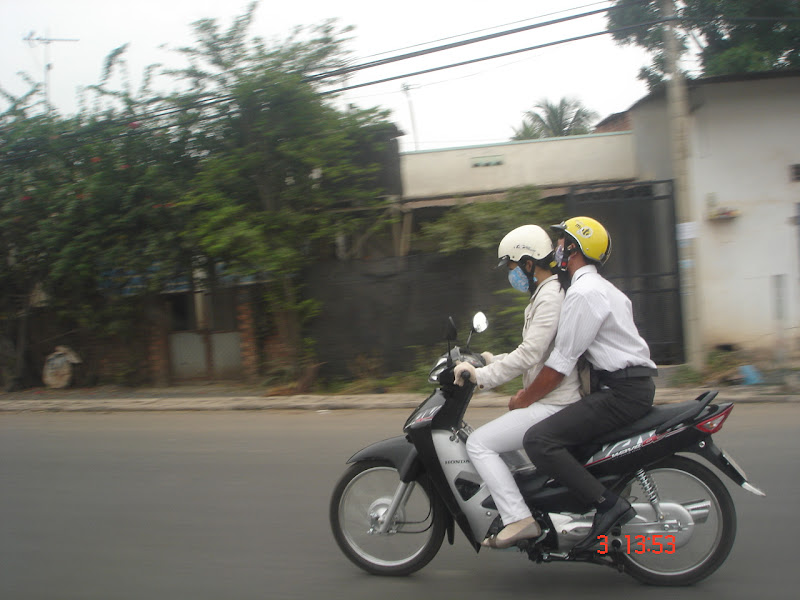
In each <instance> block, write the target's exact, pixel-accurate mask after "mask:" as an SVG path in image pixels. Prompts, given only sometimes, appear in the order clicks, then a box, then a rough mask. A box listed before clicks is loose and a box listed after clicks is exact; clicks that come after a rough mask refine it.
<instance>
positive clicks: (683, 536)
mask: <svg viewBox="0 0 800 600" xmlns="http://www.w3.org/2000/svg"><path fill="white" fill-rule="evenodd" d="M620 493H621V495H624V496H626V497H628V500H629V501H630V502H631V504H634V505H635V507H636V511H637V515H636V517H635V518H634V519H633V520H632V521H630V522H629V523H627V524H626V525H625V526H623V527H622V532H621V536H620V537H619V541H620V543H621V545H620V548H619V552H620V553H621V555H622V561H623V564H624V567H625V571H626V572H627V573H629V574H630V575H632V576H633V577H634V578H636V579H638V580H639V581H641V582H643V583H647V584H651V585H664V586H679V585H691V584H693V583H696V582H698V581H700V580H701V579H704V578H706V577H708V576H709V575H711V573H713V572H714V571H716V570H717V569H718V568H719V567H720V565H722V563H723V562H724V561H725V559H726V558H727V557H728V553H729V552H730V551H731V548H732V547H733V540H734V538H735V537H736V509H735V507H734V505H733V500H732V499H731V496H730V494H729V493H728V490H727V488H726V487H725V485H724V484H723V483H722V482H721V481H720V479H719V477H717V476H716V475H715V474H714V473H713V472H712V471H711V470H710V469H708V468H707V467H705V466H703V465H701V464H699V463H697V462H695V461H693V460H690V459H688V458H684V457H680V456H673V457H671V458H669V459H667V460H665V461H663V462H661V463H659V464H658V465H657V466H656V467H654V468H651V469H648V470H647V472H646V473H644V474H641V473H640V474H639V475H637V476H636V477H634V478H633V479H631V480H630V481H629V482H628V483H627V484H625V485H623V486H622V490H621V491H620ZM654 494H655V496H656V497H657V498H658V502H659V506H660V509H661V517H659V515H657V513H656V510H655V508H654V507H653V506H652V505H651V504H650V502H649V499H650V498H651V497H653V495H654Z"/></svg>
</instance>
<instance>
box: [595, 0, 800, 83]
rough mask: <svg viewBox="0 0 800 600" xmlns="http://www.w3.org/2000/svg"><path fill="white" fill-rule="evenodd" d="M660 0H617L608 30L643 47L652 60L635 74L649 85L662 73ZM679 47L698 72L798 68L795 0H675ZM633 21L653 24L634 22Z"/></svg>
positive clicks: (799, 28) (799, 30) (799, 14)
mask: <svg viewBox="0 0 800 600" xmlns="http://www.w3.org/2000/svg"><path fill="white" fill-rule="evenodd" d="M662 4H663V0H645V1H643V2H636V3H630V2H627V1H623V0H617V2H616V5H617V6H618V8H617V9H615V10H611V11H609V13H608V29H609V30H611V31H613V30H617V29H621V28H626V29H624V30H622V31H615V32H614V33H613V35H614V38H615V39H616V40H617V41H618V42H620V43H622V44H634V45H637V46H641V47H643V48H645V49H646V50H648V51H649V52H650V53H651V54H652V56H653V59H652V63H651V64H650V65H648V66H645V67H643V68H642V70H641V72H640V74H639V77H640V78H641V79H644V80H645V81H647V82H648V84H649V85H650V86H651V87H652V86H654V85H656V84H658V83H659V82H660V81H662V80H663V78H664V71H665V56H664V52H665V46H664V42H663V37H664V29H665V25H664V24H663V23H654V22H655V21H658V20H659V19H660V18H661V10H662ZM675 13H676V17H677V18H678V27H677V32H678V35H679V38H680V41H681V45H682V48H683V51H684V52H689V51H691V52H692V53H693V55H694V57H695V58H696V59H698V60H699V62H700V67H701V73H702V76H714V75H726V74H732V73H746V72H752V71H767V70H772V69H783V68H795V69H796V68H798V67H800V21H799V20H798V19H800V2H797V0H685V1H684V2H680V3H676V6H675ZM638 23H652V24H650V25H645V26H642V27H633V26H635V25H636V24H638Z"/></svg>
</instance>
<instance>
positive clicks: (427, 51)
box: [306, 3, 630, 81]
mask: <svg viewBox="0 0 800 600" xmlns="http://www.w3.org/2000/svg"><path fill="white" fill-rule="evenodd" d="M627 4H630V3H626V4H621V5H619V6H611V7H608V8H600V9H597V10H592V11H589V12H584V13H579V14H577V15H570V16H567V17H560V18H558V19H551V20H549V21H543V22H541V23H534V24H532V25H525V26H524V27H517V28H515V29H509V30H507V31H499V32H497V33H490V34H487V35H482V36H479V37H476V38H470V39H467V40H461V41H458V42H452V43H450V44H444V45H442V46H434V47H433V48H426V49H425V50H417V51H415V52H408V53H406V54H400V55H398V56H392V57H389V58H383V59H380V60H373V61H371V62H367V63H362V64H360V65H353V66H350V67H342V68H341V69H335V70H333V71H328V72H327V73H320V74H318V75H311V76H309V77H307V78H306V80H307V81H319V80H321V79H329V78H331V77H339V76H341V75H347V74H349V73H354V72H356V71H363V70H364V69H371V68H374V67H380V66H382V65H387V64H390V63H393V62H398V61H401V60H408V59H410V58H417V57H419V56H425V55H427V54H433V53H434V52H443V51H445V50H452V49H453V48H460V47H462V46H467V45H469V44H477V43H478V42H485V41H487V40H493V39H496V38H499V37H503V36H507V35H513V34H515V33H521V32H523V31H531V30H533V29H539V28H542V27H549V26H550V25H557V24H559V23H566V22H567V21H574V20H575V19H581V18H584V17H590V16H593V15H598V14H600V13H605V12H608V11H610V10H614V9H617V8H622V7H623V6H626V5H627Z"/></svg>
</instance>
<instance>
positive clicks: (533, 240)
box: [497, 225, 553, 267]
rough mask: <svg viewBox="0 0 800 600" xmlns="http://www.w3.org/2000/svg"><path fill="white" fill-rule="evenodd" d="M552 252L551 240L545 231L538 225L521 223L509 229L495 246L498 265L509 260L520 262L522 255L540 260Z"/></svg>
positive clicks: (503, 264) (500, 265)
mask: <svg viewBox="0 0 800 600" xmlns="http://www.w3.org/2000/svg"><path fill="white" fill-rule="evenodd" d="M552 252H553V242H552V240H551V239H550V236H549V235H547V232H546V231H545V230H544V229H542V228H541V227H539V226H538V225H523V226H522V227H517V228H516V229H514V230H512V231H509V232H508V233H507V234H506V236H505V237H504V238H503V239H502V240H500V245H499V246H498V247H497V258H498V259H499V260H500V262H499V263H497V266H498V267H502V266H505V265H507V264H508V263H509V261H513V262H520V259H522V257H524V256H529V257H531V258H532V259H533V260H535V261H537V262H538V261H542V260H544V259H545V258H547V257H548V255H550V254H552Z"/></svg>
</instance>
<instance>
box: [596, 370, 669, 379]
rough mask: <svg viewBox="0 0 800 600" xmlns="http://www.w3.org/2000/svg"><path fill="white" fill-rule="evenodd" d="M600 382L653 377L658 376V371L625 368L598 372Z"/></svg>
mask: <svg viewBox="0 0 800 600" xmlns="http://www.w3.org/2000/svg"><path fill="white" fill-rule="evenodd" d="M597 375H598V377H599V378H600V380H601V381H602V380H604V379H630V378H632V377H655V376H657V375H658V369H651V368H650V367H627V368H625V369H620V370H619V371H598V372H597Z"/></svg>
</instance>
